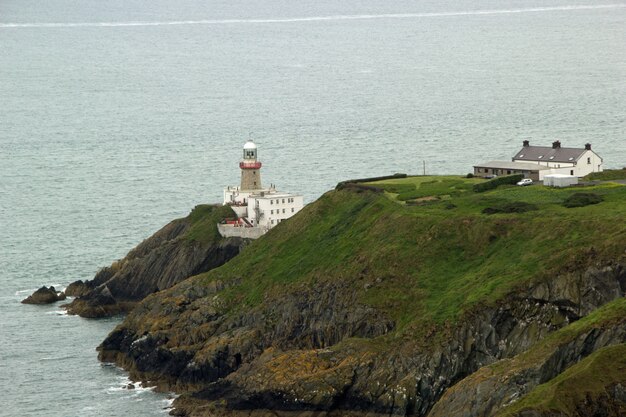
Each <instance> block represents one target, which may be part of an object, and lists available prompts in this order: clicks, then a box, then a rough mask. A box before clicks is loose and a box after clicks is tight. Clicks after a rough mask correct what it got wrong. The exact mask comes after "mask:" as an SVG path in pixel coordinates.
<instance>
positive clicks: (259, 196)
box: [217, 140, 304, 239]
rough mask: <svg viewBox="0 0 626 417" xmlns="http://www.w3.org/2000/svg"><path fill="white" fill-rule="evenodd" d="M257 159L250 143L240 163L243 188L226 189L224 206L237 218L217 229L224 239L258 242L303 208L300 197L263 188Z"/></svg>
mask: <svg viewBox="0 0 626 417" xmlns="http://www.w3.org/2000/svg"><path fill="white" fill-rule="evenodd" d="M258 157H259V155H258V149H257V146H256V143H254V142H253V141H252V140H248V141H247V142H246V143H245V144H244V145H243V158H242V159H241V160H240V161H239V168H240V169H241V185H240V186H238V187H237V186H230V187H226V188H224V205H228V206H230V207H231V208H232V209H233V212H234V213H235V214H236V216H237V217H236V218H231V219H224V220H223V221H222V222H221V223H220V224H218V225H217V229H218V231H219V232H220V234H221V235H222V236H224V237H231V236H238V237H244V238H248V239H256V238H258V237H260V236H261V235H263V234H264V233H266V232H267V231H269V230H270V229H271V228H273V227H274V226H276V225H278V224H279V223H282V222H283V221H284V220H287V219H289V218H290V217H291V216H293V215H294V214H296V213H297V212H299V211H300V210H301V209H302V208H303V207H304V199H303V197H302V196H301V195H299V194H291V193H285V192H280V191H277V190H276V188H275V187H274V186H273V185H272V186H270V188H263V187H262V185H261V162H259V160H258Z"/></svg>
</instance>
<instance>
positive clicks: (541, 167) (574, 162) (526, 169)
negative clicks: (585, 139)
mask: <svg viewBox="0 0 626 417" xmlns="http://www.w3.org/2000/svg"><path fill="white" fill-rule="evenodd" d="M599 171H602V158H601V157H600V156H599V155H598V154H597V153H595V152H594V151H593V150H591V144H590V143H588V144H586V145H585V147H584V148H563V147H561V142H559V141H556V142H553V143H552V146H551V147H550V146H530V143H529V141H527V140H525V141H524V142H523V146H522V149H521V150H520V151H519V152H517V153H516V154H515V156H513V159H512V161H489V162H485V163H482V164H478V165H474V175H475V176H477V177H492V176H499V175H511V174H523V175H524V177H525V178H531V179H533V180H535V181H543V179H544V177H545V176H546V175H553V174H559V175H568V176H573V177H577V178H578V177H584V176H585V175H587V174H589V173H592V172H599Z"/></svg>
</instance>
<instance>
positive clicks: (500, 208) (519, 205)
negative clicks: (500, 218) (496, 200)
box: [483, 201, 537, 214]
mask: <svg viewBox="0 0 626 417" xmlns="http://www.w3.org/2000/svg"><path fill="white" fill-rule="evenodd" d="M533 210H537V206H536V205H534V204H531V203H526V202H524V201H510V202H506V203H502V204H498V205H495V206H491V207H485V208H484V209H483V214H497V213H526V212H527V211H533Z"/></svg>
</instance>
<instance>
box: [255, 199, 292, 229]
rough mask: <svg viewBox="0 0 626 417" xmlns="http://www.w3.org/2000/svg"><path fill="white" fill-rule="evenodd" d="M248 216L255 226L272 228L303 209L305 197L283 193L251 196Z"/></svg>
mask: <svg viewBox="0 0 626 417" xmlns="http://www.w3.org/2000/svg"><path fill="white" fill-rule="evenodd" d="M249 207H250V208H249V210H248V216H249V220H250V221H251V222H252V224H254V225H255V226H260V227H266V228H270V229H271V228H272V227H274V226H276V225H277V224H278V223H280V222H281V221H283V220H286V219H288V218H290V217H291V216H293V215H294V214H296V213H297V212H299V211H300V210H302V208H303V207H304V198H303V197H302V196H300V195H289V194H281V195H278V196H272V195H269V196H268V195H266V196H263V197H254V196H253V197H250V200H249Z"/></svg>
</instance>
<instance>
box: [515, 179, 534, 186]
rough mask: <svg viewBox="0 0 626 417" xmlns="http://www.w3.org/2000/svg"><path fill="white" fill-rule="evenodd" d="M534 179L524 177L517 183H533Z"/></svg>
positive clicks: (522, 184)
mask: <svg viewBox="0 0 626 417" xmlns="http://www.w3.org/2000/svg"><path fill="white" fill-rule="evenodd" d="M532 183H533V180H531V179H530V178H524V179H523V180H521V181H520V182H518V183H517V185H521V186H524V185H532Z"/></svg>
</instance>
